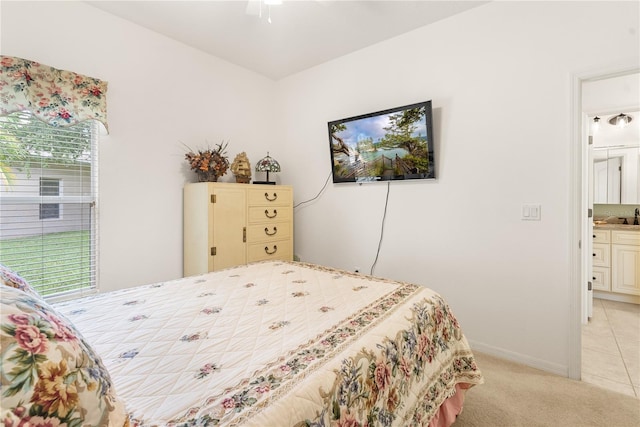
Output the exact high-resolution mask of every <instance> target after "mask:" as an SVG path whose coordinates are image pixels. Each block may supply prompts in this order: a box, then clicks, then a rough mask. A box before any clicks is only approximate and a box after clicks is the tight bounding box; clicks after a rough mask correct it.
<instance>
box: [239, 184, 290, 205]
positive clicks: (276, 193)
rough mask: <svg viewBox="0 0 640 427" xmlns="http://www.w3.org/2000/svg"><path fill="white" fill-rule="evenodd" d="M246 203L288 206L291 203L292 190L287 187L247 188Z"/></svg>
mask: <svg viewBox="0 0 640 427" xmlns="http://www.w3.org/2000/svg"><path fill="white" fill-rule="evenodd" d="M247 201H248V204H249V207H251V206H289V205H291V204H292V203H293V197H292V192H291V190H290V189H288V188H285V189H283V188H277V189H276V188H273V189H271V188H269V189H265V188H259V189H258V188H255V189H254V188H252V189H251V190H249V195H248V199H247Z"/></svg>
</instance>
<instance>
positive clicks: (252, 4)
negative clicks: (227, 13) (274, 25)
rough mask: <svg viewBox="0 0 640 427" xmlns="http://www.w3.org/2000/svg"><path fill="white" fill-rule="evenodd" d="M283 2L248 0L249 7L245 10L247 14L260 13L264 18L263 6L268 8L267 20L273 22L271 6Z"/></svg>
mask: <svg viewBox="0 0 640 427" xmlns="http://www.w3.org/2000/svg"><path fill="white" fill-rule="evenodd" d="M281 4H282V0H247V8H246V10H245V12H246V13H247V15H258V16H259V17H260V18H262V8H263V7H265V8H266V13H267V14H268V18H267V21H268V22H269V24H271V6H278V5H281Z"/></svg>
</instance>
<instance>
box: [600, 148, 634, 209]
mask: <svg viewBox="0 0 640 427" xmlns="http://www.w3.org/2000/svg"><path fill="white" fill-rule="evenodd" d="M593 203H594V204H616V205H618V204H622V205H637V204H640V145H638V146H634V145H628V146H627V145H621V146H613V147H594V149H593Z"/></svg>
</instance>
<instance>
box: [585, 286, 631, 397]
mask: <svg viewBox="0 0 640 427" xmlns="http://www.w3.org/2000/svg"><path fill="white" fill-rule="evenodd" d="M582 380H583V381H584V382H587V383H590V384H594V385H597V386H601V387H603V388H607V389H609V390H613V391H617V392H619V393H624V394H627V395H629V396H635V397H636V398H638V399H640V305H638V304H629V303H624V302H617V301H609V300H604V299H597V298H594V300H593V317H592V318H591V319H590V320H589V324H587V325H582Z"/></svg>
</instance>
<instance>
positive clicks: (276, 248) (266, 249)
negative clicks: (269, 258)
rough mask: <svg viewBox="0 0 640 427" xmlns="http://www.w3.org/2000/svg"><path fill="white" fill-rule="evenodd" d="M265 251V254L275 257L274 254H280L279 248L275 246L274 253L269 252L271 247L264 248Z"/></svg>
mask: <svg viewBox="0 0 640 427" xmlns="http://www.w3.org/2000/svg"><path fill="white" fill-rule="evenodd" d="M264 251H265V253H266V254H267V255H273V254H275V253H276V252H278V246H276V245H273V251H271V252H269V247H268V246H265V247H264Z"/></svg>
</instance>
